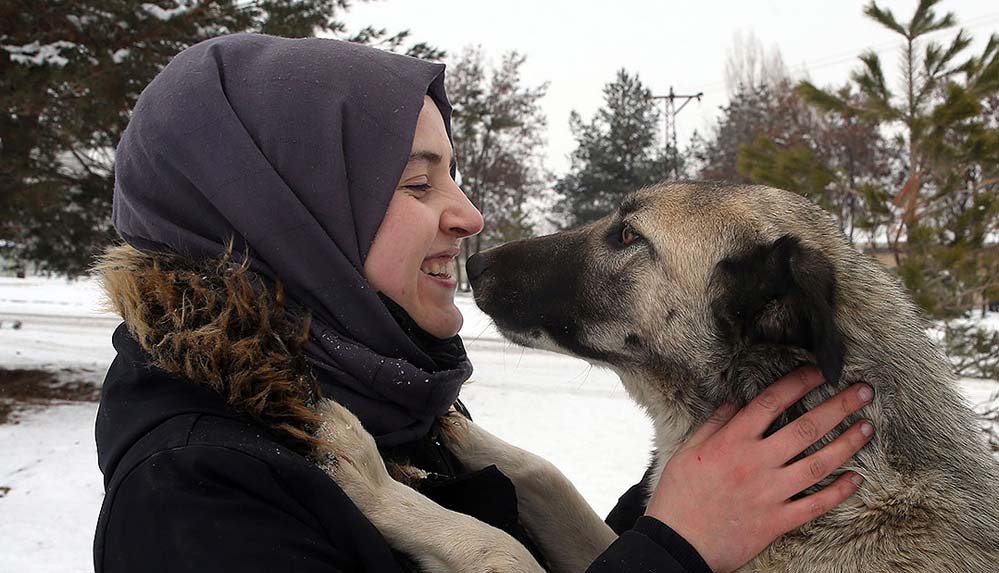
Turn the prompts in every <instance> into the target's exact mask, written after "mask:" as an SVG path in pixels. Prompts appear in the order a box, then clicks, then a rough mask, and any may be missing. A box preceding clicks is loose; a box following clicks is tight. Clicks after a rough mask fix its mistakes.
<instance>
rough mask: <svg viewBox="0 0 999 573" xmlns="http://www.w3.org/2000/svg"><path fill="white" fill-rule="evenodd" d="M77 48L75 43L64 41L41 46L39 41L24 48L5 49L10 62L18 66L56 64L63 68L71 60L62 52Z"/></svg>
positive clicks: (4, 47)
mask: <svg viewBox="0 0 999 573" xmlns="http://www.w3.org/2000/svg"><path fill="white" fill-rule="evenodd" d="M76 46H77V45H76V44H74V43H73V42H67V41H64V40H59V41H57V42H51V43H48V44H45V45H41V44H39V42H38V40H35V41H34V42H31V43H30V44H25V45H23V46H14V45H9V44H8V45H4V46H3V49H4V50H6V51H7V52H8V53H9V54H10V60H11V61H12V62H15V63H18V64H28V65H34V66H41V65H45V64H54V65H56V66H59V67H62V66H65V65H66V64H68V63H69V60H68V59H66V58H65V57H64V56H62V55H61V52H62V50H68V49H71V48H75V47H76Z"/></svg>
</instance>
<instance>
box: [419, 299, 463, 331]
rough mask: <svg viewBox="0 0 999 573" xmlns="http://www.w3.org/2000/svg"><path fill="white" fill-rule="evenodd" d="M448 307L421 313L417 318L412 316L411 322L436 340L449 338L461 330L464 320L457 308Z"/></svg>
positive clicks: (452, 305)
mask: <svg viewBox="0 0 999 573" xmlns="http://www.w3.org/2000/svg"><path fill="white" fill-rule="evenodd" d="M449 306H450V308H442V309H435V311H434V312H433V313H427V314H423V313H421V316H419V317H416V316H414V317H413V320H415V321H416V324H418V325H419V326H420V328H422V329H423V330H426V331H427V332H428V333H430V334H432V335H433V336H435V337H437V338H441V339H444V338H451V337H452V336H454V335H456V334H458V332H459V331H460V330H461V325H462V323H463V322H464V319H463V318H462V316H461V311H459V310H458V307H456V306H454V304H451V305H449Z"/></svg>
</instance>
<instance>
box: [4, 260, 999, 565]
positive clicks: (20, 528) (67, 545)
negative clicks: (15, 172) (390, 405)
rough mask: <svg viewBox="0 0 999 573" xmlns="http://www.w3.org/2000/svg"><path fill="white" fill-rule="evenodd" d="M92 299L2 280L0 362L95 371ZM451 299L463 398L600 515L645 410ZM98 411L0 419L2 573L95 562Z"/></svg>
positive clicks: (92, 292)
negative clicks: (463, 355)
mask: <svg viewBox="0 0 999 573" xmlns="http://www.w3.org/2000/svg"><path fill="white" fill-rule="evenodd" d="M99 300H100V296H99V290H98V287H97V285H96V283H94V282H93V281H80V282H76V283H66V282H65V281H61V280H48V279H40V278H30V279H26V280H24V279H22V280H18V279H10V278H0V366H2V367H5V368H45V369H53V370H59V369H64V368H72V369H74V370H78V371H81V372H82V375H83V376H85V377H90V378H92V379H94V380H95V381H99V380H100V379H102V378H103V375H104V371H105V370H106V368H107V366H108V365H109V364H110V363H111V360H112V359H113V358H114V350H113V348H112V347H111V332H112V331H113V330H114V328H115V326H117V324H118V319H117V318H116V317H115V316H114V315H112V314H109V313H106V312H104V311H102V310H101V309H100V308H99ZM458 304H459V306H460V307H461V309H462V312H463V313H464V314H465V317H466V319H465V326H464V328H463V329H462V336H463V338H464V339H465V343H466V346H467V348H468V353H469V355H470V357H471V360H472V363H473V364H474V365H475V374H474V376H473V377H472V380H471V381H470V382H469V384H468V385H467V386H466V388H465V389H464V390H463V391H462V398H463V400H464V401H465V403H466V404H467V405H468V407H469V409H470V410H471V412H472V415H473V417H474V418H475V420H476V421H477V422H478V423H480V424H482V425H483V426H484V427H486V428H488V429H489V430H490V431H492V432H494V433H495V434H497V435H499V436H500V437H502V438H504V439H506V440H507V441H509V442H512V443H514V444H517V445H519V446H522V447H525V448H527V449H529V450H532V451H534V452H536V453H538V454H540V455H542V456H544V457H546V458H548V459H550V460H552V461H553V462H554V463H555V464H556V465H557V466H559V467H560V468H561V469H562V471H563V472H564V473H565V474H566V475H567V476H568V477H569V478H570V479H571V480H572V481H573V482H574V483H576V485H577V486H578V487H579V489H580V491H581V492H582V493H583V495H584V496H586V498H587V499H588V500H589V501H590V502H591V503H592V504H593V506H594V507H595V509H596V510H597V511H598V512H599V513H601V514H606V513H607V512H608V511H609V510H610V508H611V507H613V505H614V503H615V501H616V500H617V496H618V495H620V494H621V493H623V492H624V491H625V490H626V489H627V488H628V487H629V486H631V485H632V484H634V483H635V482H637V481H638V480H639V479H640V478H641V476H642V473H643V471H644V469H645V466H646V463H647V461H648V453H649V448H650V440H651V427H650V424H649V422H648V420H647V419H646V418H645V416H644V414H643V413H642V412H641V411H640V410H639V409H638V408H637V407H636V406H635V405H633V404H632V403H631V401H630V400H629V399H628V397H627V395H626V394H625V392H624V390H623V389H622V388H621V386H620V384H619V382H618V380H617V378H616V376H614V375H613V374H611V373H610V372H607V371H604V370H601V369H598V368H591V367H590V366H589V365H588V364H586V363H585V362H582V361H580V360H575V359H572V358H568V357H564V356H560V355H556V354H551V353H547V352H540V351H533V350H525V349H522V348H520V347H516V346H514V345H512V344H510V343H508V342H506V341H504V340H502V339H501V338H500V337H499V335H498V334H497V333H496V331H495V329H494V328H492V326H491V325H490V323H489V320H488V319H487V318H486V317H485V316H484V315H482V313H480V312H479V311H478V309H476V308H475V305H474V303H473V302H472V300H471V298H470V297H467V296H460V297H459V300H458ZM15 321H19V322H20V323H21V326H20V328H18V329H15V328H13V324H14V322H15ZM962 389H963V390H964V393H965V396H966V397H967V399H968V400H969V403H971V404H973V405H974V406H976V407H977V408H984V407H985V405H986V404H987V403H988V402H989V400H990V399H992V397H993V395H994V394H995V392H996V391H997V390H999V385H996V383H994V382H991V381H985V380H964V381H962ZM0 395H2V389H0ZM96 413H97V405H96V404H95V403H66V404H58V405H55V406H52V407H48V408H45V409H40V410H32V411H28V412H25V413H22V414H20V415H19V416H17V419H16V420H17V423H14V424H7V425H0V448H2V451H3V456H2V457H0V516H2V518H0V572H6V571H11V572H13V571H17V572H26V573H27V572H41V571H46V572H60V573H62V572H83V571H92V570H93V565H92V558H91V542H92V538H93V530H94V525H95V524H96V521H97V514H98V511H99V509H100V505H101V499H102V496H103V486H102V476H101V474H100V471H99V470H98V469H97V461H96V460H97V459H96V450H95V447H94V439H93V423H94V418H95V416H96ZM8 488H9V489H8Z"/></svg>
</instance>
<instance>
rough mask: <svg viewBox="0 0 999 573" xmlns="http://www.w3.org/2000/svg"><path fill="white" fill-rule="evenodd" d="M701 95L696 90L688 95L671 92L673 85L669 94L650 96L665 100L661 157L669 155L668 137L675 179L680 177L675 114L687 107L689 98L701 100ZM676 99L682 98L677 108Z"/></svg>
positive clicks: (667, 169)
mask: <svg viewBox="0 0 999 573" xmlns="http://www.w3.org/2000/svg"><path fill="white" fill-rule="evenodd" d="M703 95H704V92H697V93H696V94H689V95H681V94H676V93H673V86H670V87H669V94H667V95H664V96H652V99H661V100H666V113H664V114H663V158H665V157H667V156H668V155H670V145H669V143H670V139H672V140H673V153H672V156H673V161H671V163H672V171H673V179H677V178H679V177H680V155H679V154H678V153H677V150H676V116H677V114H679V113H680V112H681V111H683V108H685V107H687V104H688V103H690V100H692V99H696V100H697V101H701V96H703ZM678 99H679V100H683V103H682V104H680V107H679V108H677V107H676V100H678ZM669 176H670V168H669V166H667V168H666V177H667V178H669Z"/></svg>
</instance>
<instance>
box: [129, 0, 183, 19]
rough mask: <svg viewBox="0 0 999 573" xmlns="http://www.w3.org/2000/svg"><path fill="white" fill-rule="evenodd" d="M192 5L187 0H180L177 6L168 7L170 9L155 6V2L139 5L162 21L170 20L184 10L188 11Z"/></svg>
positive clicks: (181, 13)
mask: <svg viewBox="0 0 999 573" xmlns="http://www.w3.org/2000/svg"><path fill="white" fill-rule="evenodd" d="M192 7H193V4H190V3H188V2H181V3H180V5H179V6H177V7H176V8H170V9H163V8H160V7H159V6H157V5H156V4H150V3H148V2H147V3H144V4H142V6H141V8H142V9H143V10H145V11H146V12H147V13H149V14H150V15H151V16H154V17H155V18H157V19H159V20H163V21H166V20H170V19H171V18H175V17H177V16H180V15H183V14H185V13H186V12H188V11H189V10H190V9H191V8H192Z"/></svg>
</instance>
